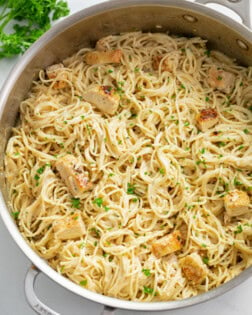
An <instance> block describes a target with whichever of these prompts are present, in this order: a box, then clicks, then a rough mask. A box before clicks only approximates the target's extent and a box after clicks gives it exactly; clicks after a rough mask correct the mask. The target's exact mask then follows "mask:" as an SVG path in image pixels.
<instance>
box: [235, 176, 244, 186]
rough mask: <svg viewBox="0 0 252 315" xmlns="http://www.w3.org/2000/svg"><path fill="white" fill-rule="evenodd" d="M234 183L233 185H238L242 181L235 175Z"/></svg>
mask: <svg viewBox="0 0 252 315" xmlns="http://www.w3.org/2000/svg"><path fill="white" fill-rule="evenodd" d="M234 185H235V186H240V185H242V183H241V182H239V181H238V180H237V178H236V177H235V178H234Z"/></svg>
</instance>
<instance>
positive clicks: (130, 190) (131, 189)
mask: <svg viewBox="0 0 252 315" xmlns="http://www.w3.org/2000/svg"><path fill="white" fill-rule="evenodd" d="M127 187H128V189H127V194H128V195H134V194H135V189H136V186H135V185H134V184H131V183H128V184H127Z"/></svg>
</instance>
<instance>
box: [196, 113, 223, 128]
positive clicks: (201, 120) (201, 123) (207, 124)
mask: <svg viewBox="0 0 252 315" xmlns="http://www.w3.org/2000/svg"><path fill="white" fill-rule="evenodd" d="M196 120H197V125H198V127H199V129H200V130H201V131H203V132H205V131H207V130H208V129H210V128H212V127H213V126H214V125H216V124H217V123H218V113H217V111H216V110H215V109H213V108H205V109H202V110H201V111H200V113H199V114H198V115H197V117H196Z"/></svg>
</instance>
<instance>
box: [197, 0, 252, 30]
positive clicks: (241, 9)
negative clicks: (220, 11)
mask: <svg viewBox="0 0 252 315" xmlns="http://www.w3.org/2000/svg"><path fill="white" fill-rule="evenodd" d="M196 2H198V3H201V4H207V3H217V4H221V5H223V6H225V7H227V8H229V9H231V10H233V11H235V12H236V13H237V14H238V15H239V16H240V17H241V19H242V22H243V24H244V25H246V26H247V27H248V28H251V17H250V7H251V1H250V0H196Z"/></svg>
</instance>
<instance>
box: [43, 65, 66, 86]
mask: <svg viewBox="0 0 252 315" xmlns="http://www.w3.org/2000/svg"><path fill="white" fill-rule="evenodd" d="M62 69H64V65H63V64H62V63H57V64H55V65H52V66H49V67H47V68H46V75H47V77H48V79H55V78H57V81H56V82H55V83H54V84H53V88H54V89H64V88H65V87H66V86H67V82H65V81H63V80H66V79H67V74H66V73H63V72H62Z"/></svg>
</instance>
